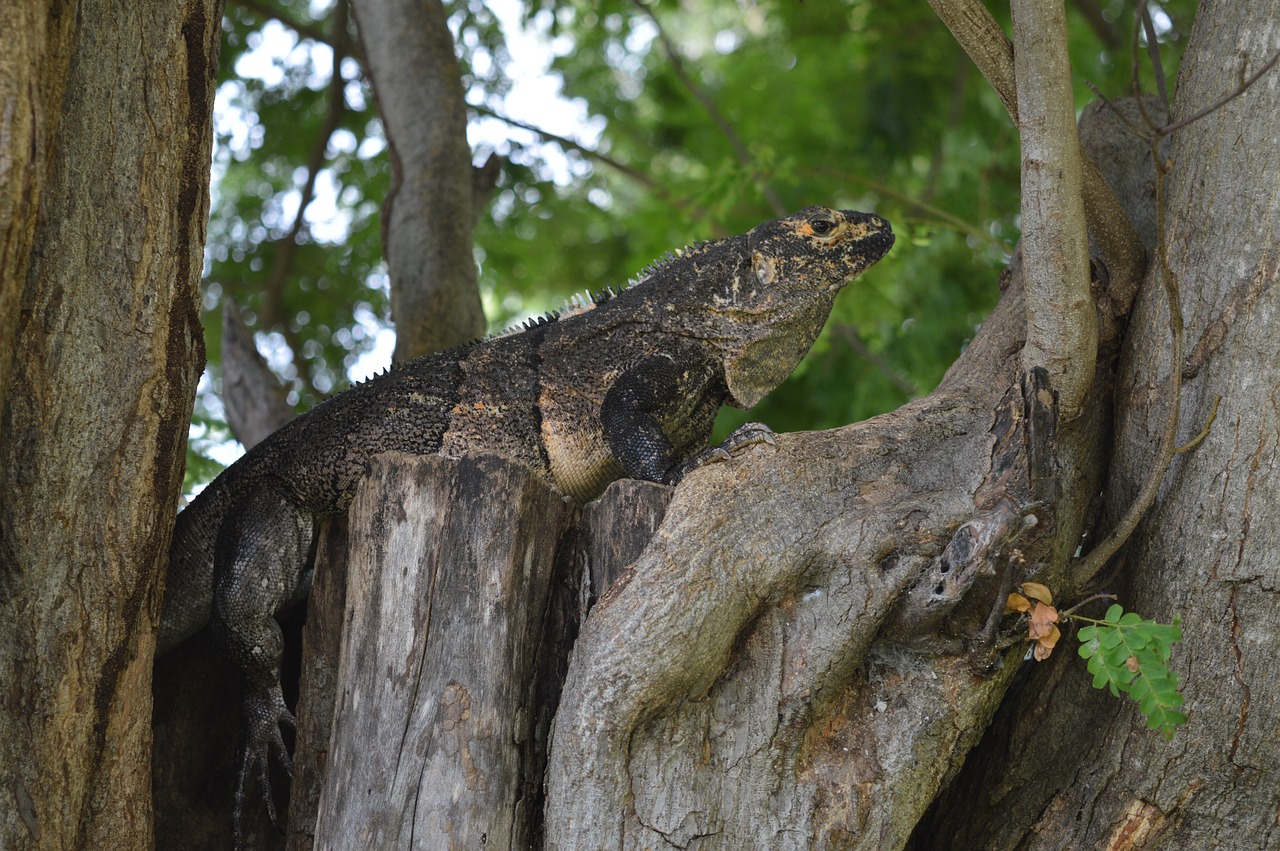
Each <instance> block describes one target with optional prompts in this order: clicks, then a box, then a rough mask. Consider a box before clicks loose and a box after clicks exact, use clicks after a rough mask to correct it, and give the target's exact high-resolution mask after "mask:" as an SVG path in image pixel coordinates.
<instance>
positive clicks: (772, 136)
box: [188, 0, 1194, 490]
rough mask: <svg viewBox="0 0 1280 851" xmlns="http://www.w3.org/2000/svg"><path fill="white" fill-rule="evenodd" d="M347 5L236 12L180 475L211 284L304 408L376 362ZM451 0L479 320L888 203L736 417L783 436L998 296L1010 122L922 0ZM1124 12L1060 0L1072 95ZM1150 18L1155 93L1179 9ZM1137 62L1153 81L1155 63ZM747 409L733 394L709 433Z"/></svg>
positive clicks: (375, 250)
mask: <svg viewBox="0 0 1280 851" xmlns="http://www.w3.org/2000/svg"><path fill="white" fill-rule="evenodd" d="M346 3H347V0H314V2H308V0H228V2H227V7H226V13H225V17H224V19H223V44H222V54H221V62H220V71H219V90H218V99H217V116H216V120H215V124H216V133H217V138H216V148H215V154H214V167H213V193H212V212H211V218H210V224H209V237H208V247H207V254H206V269H205V271H206V279H207V280H206V295H205V299H204V308H205V311H206V314H205V317H204V318H205V326H206V329H207V333H206V339H207V343H208V352H209V369H208V372H207V374H206V379H205V381H203V382H202V385H201V391H200V394H199V399H198V401H197V409H196V417H195V425H194V427H193V430H192V440H191V444H190V452H189V455H188V490H190V489H191V488H192V487H195V486H198V485H199V483H200V482H203V481H208V479H209V478H211V477H212V475H214V474H215V473H216V471H217V469H218V468H219V467H220V466H221V464H223V463H226V462H227V461H228V460H229V459H230V458H231V457H234V454H235V450H234V448H233V447H234V443H233V442H231V440H230V435H229V432H228V430H227V428H226V426H225V423H224V422H223V417H222V409H221V405H220V404H219V402H218V398H217V390H218V386H219V382H218V377H219V360H220V346H219V344H220V339H221V315H220V309H221V304H222V300H223V299H224V298H226V297H231V298H233V299H234V300H235V301H236V302H237V303H238V304H239V305H241V306H242V308H243V309H244V313H245V318H246V320H247V321H248V323H249V325H250V327H251V328H253V329H254V331H255V335H256V338H257V341H258V346H259V349H260V350H261V351H263V353H264V354H265V355H266V356H267V358H268V362H269V363H270V364H271V365H272V366H273V368H275V370H276V371H277V372H278V373H279V375H280V376H281V379H282V380H283V381H284V382H285V383H286V384H287V385H288V386H289V387H290V397H289V398H290V401H291V402H293V403H295V404H296V405H297V406H298V407H299V409H300V410H301V409H304V408H306V407H310V406H311V405H313V404H315V403H316V402H317V401H319V400H320V399H322V398H324V397H325V396H327V395H330V394H332V393H334V392H338V391H340V390H342V389H343V388H345V387H346V386H348V385H349V384H350V383H351V382H352V381H357V380H360V379H362V378H364V377H366V376H367V375H369V374H371V373H372V372H374V371H375V370H378V369H381V368H383V367H385V366H386V365H387V363H388V362H389V359H390V349H391V339H392V337H391V336H390V331H389V330H388V329H389V328H390V317H389V316H388V307H387V305H388V297H387V292H388V290H387V287H388V281H387V276H386V272H385V267H384V266H383V264H382V260H381V244H380V230H379V218H378V212H379V206H380V204H381V202H382V199H383V198H384V196H385V195H386V193H387V190H388V187H389V185H390V181H389V166H388V160H387V155H386V144H385V140H384V138H383V135H382V131H381V125H380V122H379V120H378V117H377V111H376V104H375V101H374V95H373V92H372V91H371V89H370V87H369V85H368V83H367V81H366V79H365V77H364V75H363V71H362V68H361V65H360V60H359V48H358V40H357V38H356V33H355V25H354V23H353V22H352V21H351V20H350V16H349V10H348V8H347V6H346ZM445 5H446V9H447V10H448V12H449V15H450V27H451V29H452V31H453V34H454V38H455V42H456V44H457V48H458V55H459V58H460V60H461V62H462V68H463V87H464V89H465V92H466V99H467V102H468V103H469V104H470V106H471V109H470V115H471V124H470V127H469V137H470V141H471V144H472V147H473V150H474V153H475V162H476V163H477V164H479V163H482V162H483V161H484V160H485V158H486V157H487V156H488V155H489V154H491V153H496V154H498V155H500V156H501V157H503V158H504V160H505V162H504V165H503V169H502V174H501V177H500V179H499V183H498V191H497V193H496V195H495V196H494V198H493V200H492V202H491V203H490V204H489V206H488V208H487V209H486V210H485V212H484V213H483V215H482V216H481V218H480V221H479V223H478V225H477V227H476V231H475V254H476V260H477V263H478V265H479V269H480V285H481V289H482V297H483V300H484V304H485V307H486V312H487V315H488V319H489V323H490V328H491V329H492V330H498V329H501V328H502V327H505V326H507V325H509V324H511V323H512V322H514V321H517V320H519V319H521V318H523V317H525V316H528V315H531V314H536V313H541V312H544V311H546V310H549V309H554V308H556V307H558V306H559V305H560V304H561V303H562V302H563V300H564V299H565V298H567V297H568V296H570V295H571V294H572V293H574V292H581V291H583V290H591V291H596V290H599V289H602V288H603V287H605V286H606V285H611V284H612V285H616V284H619V283H622V282H625V281H626V280H627V279H628V278H629V277H630V276H631V275H633V274H634V273H635V272H637V271H638V270H639V269H640V268H642V267H643V266H644V265H646V264H647V263H649V262H650V261H651V260H653V259H654V258H657V257H659V256H661V255H662V254H663V252H665V251H667V250H668V249H672V248H675V247H678V246H681V245H685V244H688V243H690V242H694V241H697V240H702V239H709V238H714V237H718V236H724V235H729V234H734V233H739V232H742V231H745V230H747V229H749V228H750V227H752V226H753V225H755V224H757V223H759V222H761V221H764V220H766V219H770V218H774V217H776V216H777V215H781V214H784V213H786V212H791V211H794V210H797V209H799V208H802V207H805V206H807V205H810V204H826V205H829V206H836V207H841V208H850V207H852V208H856V209H861V210H868V211H874V212H877V213H879V214H881V215H883V216H885V217H886V218H888V219H889V220H890V221H891V222H893V224H894V227H895V229H896V231H897V233H898V243H897V245H896V247H895V248H894V250H893V252H892V253H891V254H890V255H889V256H888V257H887V258H886V259H885V260H884V261H882V262H881V263H880V264H879V265H877V266H876V267H875V268H873V269H872V270H870V271H869V272H868V273H867V274H866V275H864V276H863V277H862V278H860V279H859V280H858V281H857V282H856V283H855V284H854V285H853V286H852V287H850V288H849V289H848V290H846V291H845V293H844V294H843V295H842V296H841V298H840V299H839V301H838V302H837V305H836V309H835V312H834V314H833V316H832V318H831V321H830V322H829V323H828V326H827V330H826V332H825V333H824V335H823V336H822V338H821V339H819V341H818V342H817V344H816V345H815V346H814V349H813V351H812V353H811V354H810V356H809V357H808V358H807V359H806V360H805V362H804V363H803V364H802V365H801V366H800V368H799V369H798V370H797V371H796V373H795V374H794V375H793V376H792V378H791V379H790V380H789V381H788V382H787V383H785V384H784V385H783V386H782V387H780V388H779V389H778V390H777V391H775V392H774V393H773V394H771V395H770V396H769V397H768V398H766V399H765V400H764V402H762V403H761V405H760V406H759V407H757V408H756V410H755V411H754V412H753V413H752V417H753V418H755V419H760V420H762V421H764V422H767V423H769V424H770V425H771V426H772V427H773V428H775V429H776V430H779V431H790V430H797V429H812V428H827V427H832V426H836V425H841V424H844V423H848V422H852V421H855V420H858V419H863V418H866V417H869V416H872V415H874V414H876V413H879V412H882V411H885V410H889V409H892V408H894V407H897V406H898V405H900V404H902V403H903V402H905V401H907V400H908V399H910V398H912V397H914V396H918V395H921V394H923V393H927V392H928V391H929V390H930V389H932V388H933V386H934V385H935V384H936V383H937V382H938V380H939V379H940V378H941V377H942V374H943V373H944V372H945V370H946V369H947V367H948V366H949V364H950V363H951V362H952V360H953V359H954V358H955V356H956V355H957V353H958V352H959V351H960V350H961V348H962V347H963V346H964V345H965V343H966V341H967V340H968V339H970V338H971V337H972V335H973V333H974V331H975V329H976V328H977V326H978V325H979V323H980V322H981V321H982V319H983V316H984V315H985V313H986V312H987V311H988V310H989V309H990V307H991V306H992V305H993V304H994V303H995V300H996V298H997V297H998V295H999V289H998V283H997V281H998V276H999V272H1000V270H1001V268H1002V267H1003V265H1004V264H1005V262H1006V261H1007V260H1008V257H1009V254H1010V252H1011V251H1012V249H1013V246H1014V244H1015V243H1016V242H1017V239H1018V234H1019V231H1018V169H1019V151H1018V140H1017V133H1016V130H1015V128H1014V127H1013V126H1012V124H1011V122H1010V120H1009V118H1008V116H1007V115H1006V114H1005V112H1004V109H1003V108H1002V106H1001V105H1000V102H999V100H998V99H997V98H996V96H995V95H994V94H993V93H992V92H991V90H990V89H989V87H988V86H987V84H986V82H985V81H984V80H983V79H982V77H981V76H980V75H979V74H978V73H977V72H976V71H975V70H974V68H973V67H972V65H971V64H970V63H969V61H968V59H967V58H966V57H965V56H964V54H963V52H962V51H961V50H960V48H959V47H958V46H957V45H956V44H955V42H954V41H953V40H952V39H951V37H950V35H949V34H948V33H947V31H946V29H945V28H944V27H943V26H942V25H941V24H940V23H939V22H938V20H937V19H936V17H935V16H934V14H933V12H932V11H931V10H930V8H929V7H928V5H927V4H926V3H923V2H920V3H903V2H900V0H843V1H842V2H838V0H807V2H804V1H802V0H685V2H667V0H663V1H662V2H650V3H641V2H624V0H605V2H588V0H537V2H532V3H525V4H522V3H519V2H517V0H503V2H492V3H482V2H479V0H455V2H446V4H445ZM989 5H990V8H991V11H992V13H993V14H994V15H995V16H996V18H997V19H998V20H1000V21H1001V22H1002V23H1003V24H1004V25H1005V27H1006V30H1007V28H1008V25H1009V21H1008V14H1009V13H1008V9H1007V7H1005V6H1001V5H1000V4H989ZM1135 6H1136V3H1134V2H1130V0H1074V1H1073V2H1071V3H1068V23H1069V26H1070V32H1071V55H1072V61H1073V64H1074V69H1075V74H1076V92H1077V96H1078V102H1079V105H1080V106H1083V105H1084V104H1085V103H1087V102H1088V101H1089V100H1091V99H1092V98H1093V95H1092V93H1091V92H1090V91H1089V89H1088V88H1087V87H1086V85H1085V81H1086V80H1088V81H1090V82H1092V83H1094V84H1095V85H1097V86H1098V87H1099V88H1100V89H1101V91H1103V92H1104V93H1106V94H1109V95H1115V96H1123V95H1125V94H1127V93H1128V92H1129V91H1130V88H1131V82H1130V78H1131V73H1132V70H1131V69H1132V63H1131V58H1130V57H1131V54H1130V40H1131V36H1132V31H1133V15H1134V10H1135ZM1151 8H1152V10H1153V17H1154V21H1155V24H1156V31H1157V33H1158V36H1159V42H1160V45H1161V51H1162V55H1163V59H1164V69H1165V71H1166V76H1167V77H1168V80H1167V83H1168V85H1169V87H1170V89H1172V87H1173V83H1174V79H1173V78H1174V74H1175V73H1176V69H1177V60H1178V57H1179V56H1180V54H1181V48H1182V45H1183V44H1184V43H1185V41H1186V37H1187V34H1188V32H1189V27H1190V25H1191V17H1192V15H1193V13H1194V3H1193V2H1192V0H1171V1H1170V2H1168V3H1166V4H1161V5H1156V4H1152V7H1151ZM335 75H336V76H335ZM1142 79H1143V84H1144V86H1145V87H1146V88H1147V89H1148V90H1154V81H1153V80H1152V78H1151V71H1150V66H1149V65H1147V64H1145V63H1144V66H1143V70H1142ZM743 419H745V415H744V414H743V413H742V412H738V411H725V412H724V413H723V414H722V416H721V421H720V423H719V424H718V430H720V431H721V432H723V431H725V430H727V429H730V428H732V427H733V426H734V425H736V424H737V423H739V422H741V421H742V420H743Z"/></svg>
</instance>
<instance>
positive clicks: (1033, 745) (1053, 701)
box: [913, 0, 1280, 849]
mask: <svg viewBox="0 0 1280 851" xmlns="http://www.w3.org/2000/svg"><path fill="white" fill-rule="evenodd" d="M1278 20H1280V12H1278V11H1277V9H1276V7H1275V5H1274V4H1272V3H1267V2H1262V0H1254V2H1245V3H1236V4H1226V3H1202V4H1201V5H1200V10H1199V13H1198V15H1197V17H1196V22H1195V27H1194V30H1193V32H1192V36H1191V40H1190V43H1189V44H1188V47H1187V51H1186V54H1185V56H1184V59H1183V65H1182V68H1181V71H1180V74H1179V78H1178V88H1177V92H1176V96H1175V101H1174V114H1173V116H1172V119H1173V120H1174V121H1177V120H1180V119H1182V118H1185V117H1187V116H1189V115H1191V114H1193V113H1196V112H1198V111H1200V110H1201V109H1203V108H1204V107H1205V106H1207V105H1208V104H1210V103H1212V102H1214V101H1215V100H1217V99H1218V97H1219V96H1220V95H1222V94H1224V93H1226V92H1229V91H1231V90H1232V89H1233V88H1235V86H1236V83H1237V78H1236V71H1237V65H1236V63H1238V62H1240V61H1243V58H1244V57H1245V56H1248V57H1251V58H1250V65H1251V70H1252V68H1257V67H1258V66H1259V65H1260V64H1261V63H1262V62H1263V61H1265V60H1266V59H1268V58H1270V57H1271V56H1272V55H1274V54H1275V52H1276V51H1277V50H1278V49H1280V38H1277V35H1276V33H1277V21H1278ZM1277 134H1280V71H1276V70H1275V69H1273V70H1272V71H1271V72H1270V73H1269V74H1268V75H1267V76H1265V77H1263V78H1262V79H1261V80H1259V81H1258V83H1257V84H1255V85H1254V86H1253V87H1252V88H1250V89H1249V90H1248V92H1247V93H1246V94H1244V96H1242V97H1240V98H1238V99H1236V100H1234V101H1232V102H1230V103H1228V104H1226V105H1225V106H1223V107H1222V108H1221V109H1219V110H1217V111H1215V112H1213V113H1211V114H1210V115H1208V116H1206V117H1205V118H1203V119H1201V120H1199V121H1197V122H1196V123H1194V124H1191V125H1189V126H1187V127H1185V128H1183V129H1181V130H1178V131H1175V132H1174V133H1173V134H1172V136H1171V138H1170V139H1169V143H1168V148H1167V150H1166V153H1165V154H1164V156H1166V157H1167V160H1168V162H1169V163H1170V164H1171V168H1172V170H1171V172H1170V173H1169V175H1168V177H1167V178H1166V181H1165V186H1164V190H1165V191H1164V199H1163V206H1164V212H1165V218H1166V229H1167V233H1166V245H1167V253H1168V263H1169V269H1170V271H1171V273H1172V274H1173V275H1175V276H1176V279H1177V281H1178V284H1179V288H1180V292H1181V304H1182V309H1183V312H1184V315H1185V321H1186V331H1187V344H1188V345H1187V349H1188V352H1189V354H1188V356H1187V358H1186V360H1185V361H1184V363H1182V364H1171V363H1170V357H1169V352H1170V345H1169V331H1168V310H1167V307H1166V305H1167V302H1166V300H1165V298H1164V296H1163V293H1162V290H1161V287H1160V286H1158V284H1157V282H1156V281H1155V280H1154V279H1151V280H1148V282H1147V284H1146V286H1145V287H1144V289H1143V292H1142V296H1141V298H1140V302H1139V304H1138V306H1137V308H1136V310H1135V313H1134V318H1133V321H1132V327H1131V330H1130V332H1129V335H1128V340H1127V343H1126V349H1125V353H1124V361H1123V367H1122V370H1121V375H1120V380H1119V387H1118V392H1117V399H1118V400H1119V411H1118V419H1117V439H1116V449H1115V454H1114V457H1113V460H1112V465H1111V469H1112V475H1111V477H1110V482H1109V486H1108V488H1107V491H1106V499H1107V512H1106V513H1107V517H1108V518H1109V520H1110V522H1115V520H1116V518H1117V517H1118V516H1119V515H1120V514H1121V513H1122V512H1123V511H1124V509H1125V508H1126V506H1127V505H1128V503H1129V502H1130V501H1131V500H1132V499H1133V495H1134V494H1135V493H1136V491H1137V490H1138V488H1139V487H1140V486H1141V484H1142V481H1143V479H1144V477H1145V475H1146V472H1147V471H1148V470H1149V469H1150V467H1151V465H1152V464H1153V463H1154V461H1153V458H1152V449H1151V447H1152V444H1153V443H1154V441H1155V438H1156V436H1158V435H1159V432H1160V430H1161V428H1162V426H1163V418H1164V417H1165V416H1166V411H1167V406H1168V399H1167V398H1165V393H1164V392H1163V388H1164V386H1165V385H1164V382H1165V381H1166V378H1167V375H1168V371H1169V370H1170V369H1182V370H1183V374H1184V378H1185V381H1186V384H1185V388H1184V393H1183V409H1184V411H1185V414H1184V416H1183V419H1182V423H1181V426H1180V429H1179V440H1180V441H1186V440H1190V439H1191V438H1192V437H1194V436H1195V435H1196V433H1197V432H1199V431H1200V429H1201V427H1202V426H1203V425H1204V423H1205V422H1206V420H1207V419H1208V418H1209V416H1210V411H1211V410H1212V408H1213V404H1214V400H1215V398H1216V397H1218V396H1221V397H1222V403H1221V407H1220V409H1219V410H1218V414H1217V419H1216V420H1215V421H1214V423H1213V426H1212V428H1211V430H1210V432H1209V434H1208V436H1207V437H1206V439H1205V440H1204V442H1203V443H1202V444H1200V445H1199V446H1198V447H1197V448H1196V449H1194V450H1193V451H1191V452H1188V453H1185V454H1183V455H1180V456H1178V457H1177V458H1175V460H1174V463H1173V466H1172V467H1171V468H1170V470H1169V473H1168V474H1167V475H1166V477H1165V480H1164V483H1163V486H1162V488H1161V490H1160V492H1159V495H1158V499H1157V501H1156V504H1155V505H1154V507H1153V508H1152V510H1151V512H1150V513H1149V514H1148V516H1147V517H1146V519H1145V520H1144V521H1143V523H1142V524H1141V525H1140V526H1139V527H1138V530H1137V532H1136V533H1135V535H1134V536H1133V538H1132V539H1131V540H1130V542H1129V544H1128V546H1127V547H1126V549H1125V550H1124V551H1122V555H1121V558H1120V559H1118V560H1117V563H1116V564H1115V565H1113V567H1112V570H1111V572H1110V575H1109V576H1108V577H1106V579H1107V586H1106V587H1107V590H1111V591H1114V592H1118V593H1119V594H1120V595H1121V602H1123V603H1124V604H1125V605H1126V607H1129V608H1132V609H1135V610H1137V611H1139V612H1141V613H1142V614H1144V615H1146V616H1148V617H1152V618H1155V619H1158V620H1162V621H1166V622H1168V621H1171V620H1172V619H1174V618H1175V617H1177V618H1180V619H1181V624H1182V631H1183V641H1182V642H1181V643H1180V644H1177V645H1175V647H1174V653H1173V658H1172V664H1173V668H1174V670H1175V671H1176V672H1177V673H1178V674H1179V675H1180V676H1181V678H1182V683H1183V693H1184V695H1185V696H1186V701H1187V702H1186V706H1185V709H1186V711H1187V713H1188V714H1189V716H1190V721H1189V723H1188V724H1187V725H1186V726H1185V727H1183V728H1182V729H1180V731H1179V733H1178V735H1177V737H1176V738H1175V739H1174V740H1173V741H1165V740H1164V739H1162V738H1161V737H1160V736H1158V735H1157V734H1154V733H1152V732H1150V731H1148V730H1145V729H1144V727H1145V725H1144V721H1143V719H1142V717H1141V715H1139V714H1138V713H1137V712H1136V711H1135V708H1134V707H1132V706H1131V705H1129V703H1128V702H1127V701H1126V702H1121V701H1116V700H1113V699H1110V698H1109V697H1107V696H1105V695H1103V694H1100V693H1097V692H1093V690H1092V689H1090V688H1089V685H1088V682H1087V678H1086V677H1083V676H1081V673H1080V671H1079V668H1078V666H1079V662H1078V660H1076V659H1072V658H1070V656H1069V654H1063V657H1062V658H1061V659H1058V658H1055V659H1054V660H1053V663H1052V664H1050V665H1045V666H1037V667H1036V668H1035V669H1034V670H1033V671H1030V672H1028V676H1027V678H1026V683H1025V685H1024V686H1023V687H1022V688H1021V689H1019V690H1018V691H1017V693H1016V694H1011V696H1010V700H1009V701H1008V703H1007V705H1006V706H1005V707H1004V708H1003V709H1002V711H1001V713H1000V716H999V718H998V719H997V723H996V724H995V725H993V727H992V730H991V731H989V733H988V735H987V737H986V739H984V744H983V746H982V747H980V748H979V749H978V750H976V751H975V753H974V755H973V757H972V758H971V760H970V764H969V765H967V766H966V767H965V770H964V773H963V774H962V775H961V776H960V777H959V778H958V779H957V781H956V783H955V784H954V788H953V790H952V793H951V794H950V795H948V796H947V798H945V799H944V800H943V801H942V802H941V803H940V805H939V808H938V811H937V812H936V813H935V816H934V818H933V819H932V820H931V821H930V822H929V823H928V825H927V828H926V829H925V830H922V835H921V837H920V840H921V841H920V842H919V843H918V844H917V845H915V846H913V847H916V848H920V849H924V848H957V847H959V848H993V849H995V848H1023V849H1050V848H1061V847H1066V846H1068V845H1069V846H1073V847H1086V848H1108V849H1121V848H1139V847H1161V848H1213V847H1230V848H1245V847H1247V848H1258V849H1265V848H1277V847H1280V831H1277V830H1276V822H1275V811H1276V790H1277V789H1280V771H1278V770H1277V764H1278V763H1280V761H1278V760H1277V756H1280V748H1278V747H1277V743H1276V735H1275V731H1276V729H1277V726H1278V725H1280V684H1277V681H1276V678H1275V676H1274V653H1275V638H1274V636H1275V634H1276V630H1277V629H1280V609H1278V608H1277V606H1276V596H1275V588H1276V587H1277V584H1278V583H1280V580H1278V579H1277V576H1276V567H1275V563H1276V559H1275V553H1276V551H1277V548H1278V547H1280V540H1277V534H1278V530H1280V478H1277V477H1276V476H1275V475H1272V474H1270V473H1269V472H1268V471H1270V470H1271V469H1272V468H1273V467H1274V465H1275V463H1276V461H1277V457H1276V454H1277V445H1280V419H1278V417H1277V412H1276V407H1275V404H1274V397H1275V389H1274V388H1275V377H1276V365H1277V364H1278V363H1280V287H1277V286H1276V284H1277V281H1278V280H1280V249H1277V244H1278V243H1280V193H1278V192H1277V189H1276V187H1277V186H1280V148H1277V146H1276V144H1275V139H1276V137H1277Z"/></svg>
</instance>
